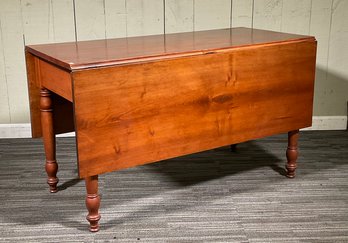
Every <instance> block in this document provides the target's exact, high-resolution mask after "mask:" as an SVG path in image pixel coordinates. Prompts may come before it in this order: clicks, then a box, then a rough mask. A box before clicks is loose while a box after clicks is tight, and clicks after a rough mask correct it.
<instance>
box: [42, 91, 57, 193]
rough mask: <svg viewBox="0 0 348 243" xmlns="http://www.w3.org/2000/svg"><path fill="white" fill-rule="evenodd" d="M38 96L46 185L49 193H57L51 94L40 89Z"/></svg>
mask: <svg viewBox="0 0 348 243" xmlns="http://www.w3.org/2000/svg"><path fill="white" fill-rule="evenodd" d="M40 96H41V99H40V110H41V124H42V134H43V141H44V147H45V155H46V163H45V169H46V172H47V177H48V178H47V183H48V185H49V187H50V192H57V183H58V178H57V171H58V164H57V161H56V137H55V134H54V126H53V109H52V99H51V93H50V91H48V90H47V89H41V91H40Z"/></svg>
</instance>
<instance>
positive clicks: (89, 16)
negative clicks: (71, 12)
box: [75, 0, 105, 41]
mask: <svg viewBox="0 0 348 243" xmlns="http://www.w3.org/2000/svg"><path fill="white" fill-rule="evenodd" d="M104 3H105V2H104V0H75V14H76V33H77V40H79V41H80V40H95V39H104V38H105V12H104Z"/></svg>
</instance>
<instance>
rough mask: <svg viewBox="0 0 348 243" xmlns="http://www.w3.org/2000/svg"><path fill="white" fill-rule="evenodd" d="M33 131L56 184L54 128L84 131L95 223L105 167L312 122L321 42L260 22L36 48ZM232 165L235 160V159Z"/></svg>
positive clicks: (291, 164)
mask: <svg viewBox="0 0 348 243" xmlns="http://www.w3.org/2000/svg"><path fill="white" fill-rule="evenodd" d="M25 52H26V63H27V75H28V89H29V98H30V113H31V125H32V136H33V137H43V141H44V148H45V154H46V163H45V168H46V172H47V175H48V179H47V182H48V184H49V188H50V191H51V192H56V191H57V183H58V178H57V170H58V164H57V161H56V148H55V135H56V134H60V133H65V132H71V131H75V132H76V144H77V146H76V147H77V168H78V174H79V177H80V178H84V179H85V183H86V190H87V196H86V206H87V209H88V215H87V220H88V221H89V223H90V230H91V231H98V230H99V224H98V221H99V219H100V214H99V212H98V211H99V205H100V197H99V195H98V175H99V174H102V173H105V172H111V171H116V170H121V169H124V168H128V167H132V166H137V165H142V164H146V163H152V162H156V161H160V160H164V159H168V158H173V157H177V156H182V155H186V154H191V153H195V152H199V151H204V150H208V149H212V148H216V147H220V146H225V145H230V144H236V143H240V142H243V141H247V140H251V139H257V138H262V137H265V136H270V135H273V134H278V133H284V132H287V133H288V148H287V150H286V156H287V164H286V169H287V176H288V177H290V178H292V177H294V176H295V169H296V160H297V156H298V151H297V140H298V136H299V129H301V128H304V127H308V126H311V123H312V108H313V107H312V106H313V90H314V75H315V59H316V40H315V38H314V37H311V36H302V35H293V34H286V33H279V32H272V31H265V30H257V29H249V28H232V29H220V30H209V31H198V32H187V33H177V34H163V35H153V36H143V37H131V38H118V39H104V40H94V41H79V42H70V43H58V44H44V45H31V46H26V48H25ZM231 163H233V161H231Z"/></svg>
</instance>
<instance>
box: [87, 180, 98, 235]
mask: <svg viewBox="0 0 348 243" xmlns="http://www.w3.org/2000/svg"><path fill="white" fill-rule="evenodd" d="M85 182H86V190H87V196H86V207H87V209H88V215H87V217H86V218H87V220H88V222H89V224H90V226H89V230H90V231H91V232H97V231H98V230H99V223H98V221H99V219H100V214H99V206H100V197H99V195H98V175H95V176H90V177H86V178H85Z"/></svg>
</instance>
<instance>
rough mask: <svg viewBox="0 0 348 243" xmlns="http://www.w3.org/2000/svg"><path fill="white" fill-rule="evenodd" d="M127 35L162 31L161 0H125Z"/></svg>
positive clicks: (151, 33) (162, 6)
mask: <svg viewBox="0 0 348 243" xmlns="http://www.w3.org/2000/svg"><path fill="white" fill-rule="evenodd" d="M126 6H127V7H126V8H127V9H126V11H127V36H140V35H156V34H162V33H164V4H163V0H127V2H126Z"/></svg>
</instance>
